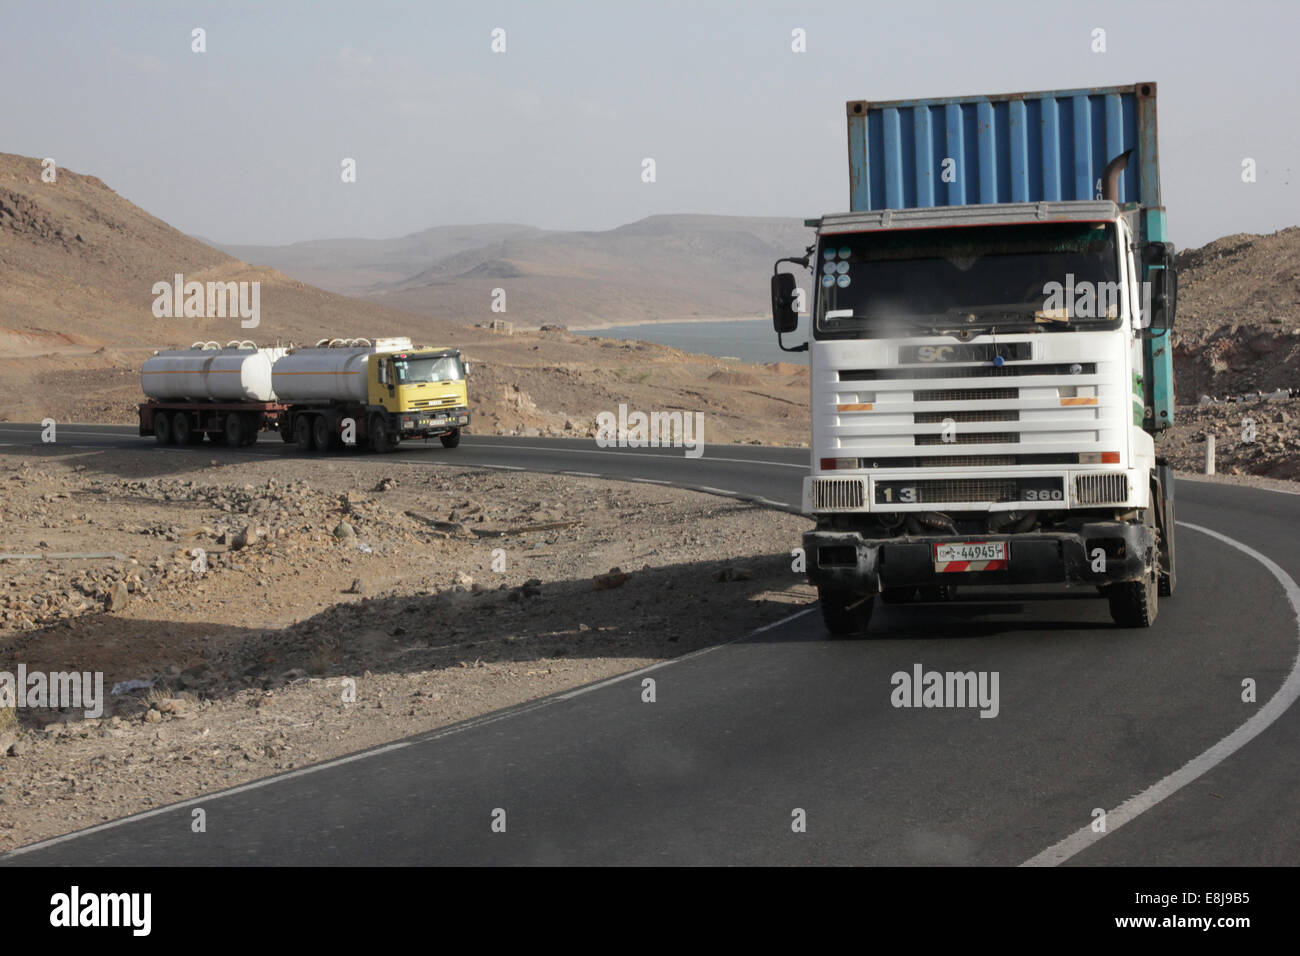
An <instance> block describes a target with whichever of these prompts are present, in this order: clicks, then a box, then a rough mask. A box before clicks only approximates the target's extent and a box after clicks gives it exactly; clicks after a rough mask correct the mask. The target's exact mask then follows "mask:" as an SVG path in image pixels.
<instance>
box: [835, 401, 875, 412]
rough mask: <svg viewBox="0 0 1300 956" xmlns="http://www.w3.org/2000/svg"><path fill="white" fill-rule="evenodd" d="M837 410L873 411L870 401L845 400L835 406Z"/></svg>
mask: <svg viewBox="0 0 1300 956" xmlns="http://www.w3.org/2000/svg"><path fill="white" fill-rule="evenodd" d="M835 410H836V411H837V412H869V411H871V403H870V402H845V403H843V404H840V405H836V406H835Z"/></svg>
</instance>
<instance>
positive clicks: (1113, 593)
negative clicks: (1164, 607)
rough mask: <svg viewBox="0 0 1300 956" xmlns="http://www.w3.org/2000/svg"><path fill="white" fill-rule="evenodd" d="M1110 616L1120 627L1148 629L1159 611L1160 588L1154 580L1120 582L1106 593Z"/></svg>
mask: <svg viewBox="0 0 1300 956" xmlns="http://www.w3.org/2000/svg"><path fill="white" fill-rule="evenodd" d="M1106 598H1107V600H1109V601H1110V616H1111V619H1112V620H1114V622H1115V623H1116V624H1118V625H1119V626H1120V627H1150V626H1151V625H1152V624H1154V623H1155V621H1156V613H1157V612H1158V611H1159V609H1160V586H1159V585H1158V584H1157V583H1156V582H1155V580H1154V579H1152V580H1147V581H1121V582H1120V583H1119V584H1112V585H1111V586H1110V588H1109V590H1107V592H1106Z"/></svg>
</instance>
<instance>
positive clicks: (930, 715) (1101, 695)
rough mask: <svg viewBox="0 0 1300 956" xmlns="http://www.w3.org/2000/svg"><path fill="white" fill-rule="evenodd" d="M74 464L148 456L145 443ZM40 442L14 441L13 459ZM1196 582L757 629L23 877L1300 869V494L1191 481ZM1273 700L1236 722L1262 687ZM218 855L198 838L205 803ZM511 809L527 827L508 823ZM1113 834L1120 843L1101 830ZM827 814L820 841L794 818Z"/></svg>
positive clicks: (471, 440) (92, 848) (672, 468)
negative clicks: (723, 868) (836, 630)
mask: <svg viewBox="0 0 1300 956" xmlns="http://www.w3.org/2000/svg"><path fill="white" fill-rule="evenodd" d="M58 437H59V445H60V446H61V447H63V448H67V447H69V446H82V447H86V448H88V449H89V448H104V447H138V448H140V450H141V453H142V454H156V455H191V454H201V455H208V456H212V455H225V456H230V457H232V458H233V457H235V456H239V455H253V454H259V455H277V456H278V455H297V454H300V453H299V452H298V451H297V449H296V448H292V447H287V446H284V445H283V444H282V443H281V442H279V440H278V439H270V440H266V441H263V442H261V443H260V444H259V445H257V446H256V447H253V448H247V449H240V450H226V449H213V448H200V449H197V450H195V449H184V448H158V447H157V446H155V445H154V444H153V443H152V441H151V440H148V439H141V438H139V437H138V436H136V435H135V434H134V429H133V428H128V427H118V426H76V425H68V426H61V427H60V429H59V433H58ZM36 442H38V429H37V427H36V426H22V425H9V424H0V445H5V446H10V447H13V446H27V447H31V446H32V445H33V443H36ZM807 454H808V453H807V451H806V450H804V449H775V448H762V447H751V446H714V447H712V448H707V449H706V451H705V454H704V457H702V458H700V459H689V458H685V457H684V456H683V455H682V453H681V451H680V450H672V449H642V450H637V451H630V450H613V449H599V448H596V447H595V444H594V442H590V441H573V440H563V439H551V440H548V439H528V438H491V437H470V436H467V437H466V439H465V441H464V442H463V444H462V445H461V447H460V448H459V449H457V450H455V451H446V450H443V449H442V448H441V447H440V446H437V445H434V447H433V448H429V449H423V448H420V447H418V446H417V447H416V448H411V449H405V448H404V449H402V450H401V451H399V452H398V453H396V454H395V455H393V456H392V458H391V459H390V460H392V461H393V462H394V463H395V464H398V463H400V464H402V465H409V466H412V467H418V466H420V465H422V464H425V463H428V462H431V461H432V462H443V463H448V464H457V465H476V466H488V467H497V468H520V469H530V470H541V471H557V472H564V471H569V472H578V473H584V474H596V475H602V476H608V477H614V478H635V479H640V480H650V481H662V482H668V483H672V484H677V485H683V486H687V487H696V488H702V489H705V490H709V491H713V492H719V491H722V492H727V493H732V494H737V495H741V496H747V497H751V498H756V499H762V500H764V501H765V502H770V503H772V504H777V503H780V504H782V505H784V506H785V507H787V508H790V509H792V510H797V507H798V499H799V488H800V480H801V478H802V476H803V474H804V472H805V470H806V461H807ZM1177 498H1178V518H1179V521H1180V523H1181V525H1182V526H1181V528H1180V532H1179V541H1178V548H1179V552H1180V553H1179V590H1178V593H1177V595H1176V596H1175V597H1174V598H1171V599H1167V600H1166V601H1162V602H1161V603H1162V607H1161V613H1160V617H1159V620H1158V621H1157V624H1156V626H1155V627H1153V628H1151V629H1150V630H1147V631H1140V630H1119V629H1117V628H1115V627H1113V626H1112V625H1111V623H1110V620H1109V616H1108V615H1107V613H1106V606H1105V602H1103V601H1101V600H1099V599H1097V598H1096V597H1095V596H1094V595H1093V594H1092V592H1082V591H1080V592H1077V593H1075V592H1059V591H1057V592H1053V591H1051V590H1046V589H1026V590H1025V591H1023V592H1015V593H1007V592H995V591H991V590H987V591H982V592H978V593H971V594H967V593H965V592H963V594H962V595H961V597H960V599H959V600H958V601H955V602H953V603H951V604H945V605H916V606H907V607H889V606H881V607H879V608H878V609H877V612H876V616H875V619H874V620H873V622H872V632H873V636H872V638H871V639H867V640H854V641H845V640H830V639H828V638H827V637H826V635H825V633H824V632H823V630H822V628H821V623H820V620H819V618H818V615H817V613H816V611H815V609H814V610H810V611H804V612H801V613H799V614H796V615H794V616H793V617H792V618H788V619H786V620H785V621H783V622H780V623H778V624H777V625H774V626H771V627H770V628H768V629H766V630H765V631H764V632H762V633H758V634H752V635H740V634H735V633H733V632H731V631H729V630H728V629H727V626H726V624H725V622H719V625H718V639H719V641H720V642H723V643H720V644H719V645H718V646H716V647H714V648H710V649H707V650H705V651H701V652H698V653H696V654H693V655H688V656H686V657H683V658H679V659H677V660H675V661H672V662H669V663H667V664H662V665H657V666H656V667H655V668H653V673H652V674H650V675H648V676H650V677H652V678H653V679H654V680H655V682H656V697H657V700H656V702H655V703H643V702H642V699H641V682H642V679H643V675H642V673H640V672H638V673H634V674H632V675H625V676H624V677H621V678H615V679H613V680H610V681H605V682H602V683H599V684H596V685H592V686H589V687H585V688H579V689H578V690H575V691H570V692H567V693H564V694H560V695H557V696H554V697H550V698H545V699H543V700H541V701H536V702H533V703H530V704H525V705H522V706H520V707H516V708H513V709H511V710H507V711H502V712H499V713H496V714H492V715H489V716H486V717H483V718H478V719H476V720H471V721H468V722H465V723H463V724H459V725H456V726H453V727H449V728H444V729H442V730H439V731H434V732H431V733H428V734H424V735H421V736H419V737H414V738H410V739H407V740H404V741H399V742H397V743H395V744H392V745H389V746H386V747H381V748H378V749H376V750H372V751H367V752H364V753H362V754H359V755H354V756H352V757H349V758H345V759H343V760H340V761H334V762H332V763H327V764H321V765H317V766H314V767H309V768H303V769H301V770H297V771H292V772H289V773H287V774H283V775H280V776H278V777H273V778H269V779H268V780H264V781H258V782H256V783H254V784H250V785H248V786H245V787H240V788H235V789H233V790H229V791H225V792H223V793H221V794H215V795H208V796H205V797H202V798H200V799H198V800H194V801H190V802H189V803H185V804H177V805H175V806H172V807H169V808H163V809H161V810H158V811H152V812H150V813H147V814H142V815H139V816H136V817H132V818H128V819H127V820H125V821H115V822H114V823H111V824H106V825H103V826H100V827H96V828H93V829H91V830H88V831H82V832H81V833H79V834H73V835H70V836H67V837H61V838H58V839H56V840H53V841H48V842H47V843H45V844H40V845H37V846H35V847H28V848H25V849H23V850H19V851H16V852H15V853H13V854H10V855H9V856H8V857H5V858H3V861H4V862H6V863H10V864H43V865H51V864H64V863H67V864H76V865H97V864H119V865H120V864H147V865H159V864H166V865H177V864H211V863H221V864H241V863H257V864H278V863H294V864H308V865H312V864H349V865H353V864H389V863H391V864H441V863H451V864H484V863H486V864H517V863H551V864H573V863H582V864H587V863H591V864H610V863H641V864H645V863H669V864H699V863H710V864H718V863H721V864H746V863H758V864H797V863H840V864H915V863H924V864H933V863H953V864H993V865H1012V864H1023V863H1027V862H1028V863H1034V864H1055V863H1072V864H1083V865H1154V864H1175V865H1177V864H1209V865H1214V864H1295V863H1296V862H1297V861H1300V748H1298V747H1297V746H1296V741H1297V739H1300V707H1291V706H1290V705H1291V703H1292V702H1293V701H1294V700H1295V698H1296V696H1297V693H1300V672H1297V670H1296V667H1297V651H1298V650H1300V631H1298V630H1297V627H1298V625H1297V613H1298V611H1300V588H1297V587H1296V585H1295V582H1294V580H1293V579H1295V578H1300V496H1296V495H1292V494H1287V493H1278V492H1269V491H1263V490H1259V489H1249V488H1240V487H1233V486H1226V485H1218V484H1209V483H1203V482H1196V481H1189V480H1183V481H1181V482H1180V483H1179V485H1178V491H1177ZM916 665H920V666H921V667H922V668H923V669H924V670H925V671H930V670H937V671H963V672H964V671H976V672H988V673H989V674H990V675H991V674H993V673H996V674H997V677H998V682H999V683H998V712H997V715H996V716H995V717H992V718H989V719H984V718H981V716H980V714H979V712H978V710H977V709H970V708H946V709H945V708H900V707H894V706H893V705H892V704H891V694H892V692H893V689H894V688H893V685H892V682H891V677H892V675H893V674H895V673H896V672H904V673H908V674H910V673H912V672H913V669H914V667H915V666H916ZM1245 680H1251V681H1253V682H1254V684H1255V686H1256V698H1255V701H1254V702H1249V701H1243V699H1242V697H1243V681H1245ZM194 806H201V807H203V809H204V810H205V811H206V814H207V833H205V834H193V833H191V832H190V808H191V807H194ZM498 808H500V809H504V810H505V812H506V821H507V826H506V832H504V833H498V832H493V829H492V819H493V813H494V811H495V810H497V809H498ZM1102 810H1104V811H1105V812H1106V818H1105V819H1106V824H1107V826H1106V829H1105V832H1104V833H1101V832H1096V831H1095V830H1094V827H1093V824H1094V820H1095V819H1097V815H1096V811H1102ZM799 811H802V819H805V820H806V830H805V832H795V828H794V827H792V821H793V820H795V819H796V818H799V817H800V814H799Z"/></svg>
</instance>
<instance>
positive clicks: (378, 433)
mask: <svg viewBox="0 0 1300 956" xmlns="http://www.w3.org/2000/svg"><path fill="white" fill-rule="evenodd" d="M396 447H397V442H396V441H394V440H393V439H392V438H390V437H389V436H388V428H387V426H385V425H384V419H383V416H381V415H371V416H370V450H371V451H373V452H378V453H379V454H383V453H384V452H389V451H392V450H393V449H394V448H396Z"/></svg>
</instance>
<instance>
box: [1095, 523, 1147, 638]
mask: <svg viewBox="0 0 1300 956" xmlns="http://www.w3.org/2000/svg"><path fill="white" fill-rule="evenodd" d="M1154 515H1155V508H1154V506H1153V507H1150V508H1148V509H1147V513H1146V515H1144V516H1143V521H1144V522H1145V523H1146V524H1147V526H1148V527H1151V528H1153V529H1154V527H1155V523H1156V522H1155V517H1154ZM1106 598H1107V600H1108V601H1109V602H1110V616H1111V618H1112V619H1113V620H1114V621H1115V623H1116V624H1118V625H1119V626H1120V627H1150V626H1151V625H1152V624H1154V623H1155V621H1156V614H1157V613H1159V611H1160V546H1159V542H1158V541H1157V544H1156V548H1155V553H1154V554H1152V555H1151V572H1150V573H1149V574H1148V575H1147V577H1146V580H1143V581H1120V582H1119V583H1118V584H1112V585H1111V586H1110V587H1109V588H1107V589H1106Z"/></svg>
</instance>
